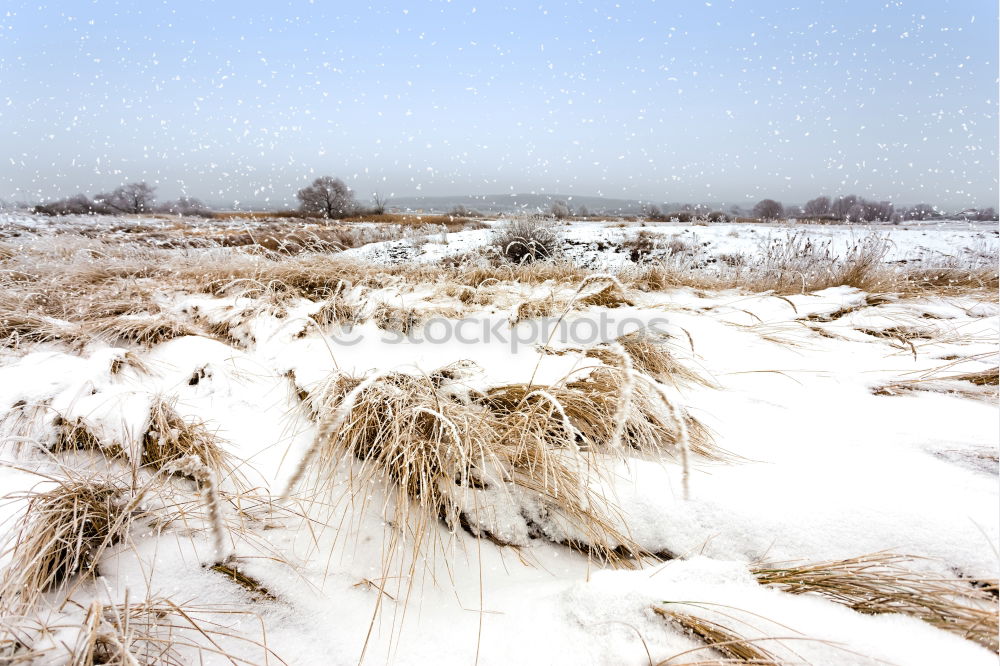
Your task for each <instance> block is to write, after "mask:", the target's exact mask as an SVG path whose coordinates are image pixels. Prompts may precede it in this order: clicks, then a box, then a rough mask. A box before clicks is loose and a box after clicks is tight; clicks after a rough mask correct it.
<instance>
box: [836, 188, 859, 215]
mask: <svg viewBox="0 0 1000 666" xmlns="http://www.w3.org/2000/svg"><path fill="white" fill-rule="evenodd" d="M857 203H858V197H857V195H856V194H848V195H847V196H842V197H837V199H836V201H834V202H833V203H832V204H831V205H830V212H831V213H833V214H834V215H836V216H837V217H839V218H840V219H842V220H843V219H846V218H847V217H848V215H849V213H850V212H851V209H852V208H853V207H854V206H855V205H856V204H857Z"/></svg>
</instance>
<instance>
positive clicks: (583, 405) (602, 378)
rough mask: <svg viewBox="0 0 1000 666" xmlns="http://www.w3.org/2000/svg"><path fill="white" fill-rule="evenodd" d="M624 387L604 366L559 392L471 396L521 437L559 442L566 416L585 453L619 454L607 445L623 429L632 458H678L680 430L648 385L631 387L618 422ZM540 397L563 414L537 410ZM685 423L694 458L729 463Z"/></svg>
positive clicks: (506, 390) (496, 391)
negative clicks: (522, 434) (511, 424)
mask: <svg viewBox="0 0 1000 666" xmlns="http://www.w3.org/2000/svg"><path fill="white" fill-rule="evenodd" d="M627 383H628V382H627V381H626V380H624V379H623V378H622V371H621V370H618V369H615V368H611V367H605V366H602V367H598V368H595V369H594V370H593V371H591V372H590V374H589V375H588V376H586V377H584V378H582V379H578V380H575V381H570V382H567V383H566V384H564V385H562V386H538V385H534V386H529V385H527V384H508V385H506V386H498V387H495V388H492V389H490V390H488V391H487V392H486V393H485V395H482V396H474V398H473V399H474V400H475V401H476V402H481V403H483V404H484V405H486V406H487V407H488V408H489V409H490V410H491V411H493V412H494V413H496V414H498V415H500V416H502V417H504V418H510V419H512V420H514V421H521V422H522V423H521V425H520V426H519V427H520V428H521V429H522V430H523V431H524V432H525V433H531V435H530V436H533V437H538V438H541V439H543V441H544V440H545V439H550V440H551V438H552V437H559V436H562V431H563V430H564V428H563V427H562V418H561V417H562V413H565V414H566V416H567V418H568V421H569V424H570V425H571V426H572V429H573V431H574V432H575V436H576V438H577V440H578V445H579V446H580V447H581V448H583V449H584V450H588V449H594V450H597V451H602V452H605V453H613V454H620V452H615V451H609V445H610V443H611V442H612V441H613V440H614V432H615V429H616V428H617V427H621V428H622V429H623V433H622V436H621V443H622V446H623V447H624V449H625V450H627V451H629V452H630V453H632V454H640V455H643V456H648V457H650V458H656V459H658V458H663V457H667V458H672V459H676V458H678V457H679V451H678V449H677V446H678V442H679V431H678V424H677V423H675V422H674V419H673V418H672V416H671V414H670V411H669V409H665V406H664V397H663V396H662V395H661V393H660V392H659V391H657V390H655V389H653V388H651V386H650V384H648V383H646V382H641V381H640V382H635V386H634V387H633V388H632V390H631V396H630V399H629V403H630V404H629V408H628V409H627V410H626V412H625V414H624V420H622V421H621V422H619V419H617V418H616V417H617V416H619V415H620V409H619V407H620V405H621V403H622V401H623V398H624V395H623V394H624V389H625V386H626V385H627ZM539 391H541V392H543V393H545V394H548V395H549V396H552V397H553V398H554V399H555V402H557V403H558V404H559V405H560V406H561V407H562V413H560V412H559V411H555V412H553V411H552V410H551V409H549V408H545V409H541V410H539V409H538V408H537V407H538V406H542V407H544V406H545V403H546V401H548V398H546V397H544V396H540V395H538V392H539ZM684 419H685V421H686V426H687V430H688V433H689V436H690V444H691V450H692V451H693V452H694V453H696V454H697V455H699V456H701V457H702V458H704V459H706V460H712V461H721V460H727V459H728V458H729V456H728V455H727V454H726V453H725V452H724V451H722V450H721V449H719V448H718V447H717V446H716V445H715V443H714V442H713V441H712V437H711V434H710V433H709V431H708V430H707V428H705V426H704V425H702V423H701V422H700V421H698V420H697V419H695V418H694V417H692V416H691V415H690V414H685V415H684Z"/></svg>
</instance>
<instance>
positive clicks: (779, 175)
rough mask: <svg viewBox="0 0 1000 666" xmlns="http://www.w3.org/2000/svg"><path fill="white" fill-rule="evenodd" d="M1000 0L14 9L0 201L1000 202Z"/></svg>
mask: <svg viewBox="0 0 1000 666" xmlns="http://www.w3.org/2000/svg"><path fill="white" fill-rule="evenodd" d="M996 58H997V2H996V0H964V1H953V2H948V1H946V0H927V1H923V0H921V1H909V0H907V1H898V2H897V1H885V0H881V1H880V0H826V1H825V2H824V1H818V0H799V1H798V2H778V1H766V2H765V1H761V0H758V1H755V2H751V1H747V0H711V2H704V1H698V2H694V1H691V2H688V1H683V0H675V1H672V2H671V1H667V0H659V1H654V0H637V1H634V2H633V1H629V0H620V1H619V2H617V3H615V2H575V1H572V2H551V3H550V2H546V1H544V0H535V1H533V2H520V1H516V0H515V1H512V2H503V1H500V2H478V3H477V2H464V1H461V0H454V1H449V0H440V1H418V0H414V1H413V2H384V3H372V4H366V3H363V2H324V1H322V0H315V2H310V1H309V0H301V1H299V0H295V1H290V2H289V1H267V2H246V1H244V2H207V1H205V0H199V1H187V2H181V1H162V2H160V1H155V0H123V1H121V2H116V1H112V0H92V1H87V0H78V1H73V2H71V1H64V2H46V1H45V0H35V1H34V2H21V1H20V0H5V2H4V3H3V4H2V5H0V145H2V147H3V152H4V155H3V157H4V158H5V159H3V161H2V163H0V198H3V199H7V200H36V199H44V198H52V197H58V196H65V195H68V194H73V193H75V192H87V193H93V192H95V191H99V190H106V189H110V188H113V187H115V186H117V185H119V184H120V183H122V182H125V181H131V180H148V181H149V182H151V183H155V184H157V185H158V187H159V191H158V194H159V198H160V199H161V200H163V199H166V198H173V197H176V196H177V195H179V194H182V193H183V194H187V195H191V196H197V197H200V198H203V199H205V200H207V201H210V202H224V201H225V202H229V201H232V200H239V201H243V202H263V201H265V200H267V201H269V202H270V203H271V204H274V205H280V204H285V203H289V202H291V201H292V200H293V197H294V192H295V190H296V189H298V188H299V187H301V186H302V185H304V184H305V183H306V182H307V181H308V180H310V179H311V178H313V177H315V176H316V175H322V174H332V175H335V176H339V177H341V178H343V179H344V180H345V181H347V182H348V184H349V185H351V186H352V187H354V188H355V189H356V190H357V192H358V195H359V198H361V199H366V198H367V196H368V195H369V194H370V193H371V192H373V191H375V190H378V191H380V192H382V193H384V194H392V195H396V196H408V195H418V194H426V195H442V194H477V193H503V192H531V191H534V192H554V193H570V194H574V193H575V194H581V195H582V194H602V195H604V196H610V197H627V198H642V199H648V200H655V201H712V202H726V203H746V202H753V201H756V200H758V199H760V198H761V197H763V196H770V197H774V198H777V199H781V200H783V201H785V202H803V201H805V200H806V199H808V198H811V197H813V196H816V195H819V194H831V195H835V194H838V193H848V192H855V193H858V194H863V195H868V196H872V197H875V198H880V199H892V200H893V201H896V202H901V203H916V202H919V201H929V202H932V203H939V204H942V205H945V206H949V207H960V206H965V205H972V204H980V205H995V203H996V198H997V141H998V132H997V78H996V73H997V61H996Z"/></svg>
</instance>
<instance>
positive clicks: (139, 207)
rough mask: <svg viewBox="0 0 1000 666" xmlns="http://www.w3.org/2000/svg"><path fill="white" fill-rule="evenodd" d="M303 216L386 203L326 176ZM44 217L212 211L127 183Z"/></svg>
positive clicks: (304, 193) (68, 202)
mask: <svg viewBox="0 0 1000 666" xmlns="http://www.w3.org/2000/svg"><path fill="white" fill-rule="evenodd" d="M296 196H297V198H298V200H299V210H300V211H301V212H302V213H303V214H307V215H318V216H320V217H326V218H331V219H332V218H339V217H344V216H346V215H351V214H355V213H358V212H374V213H384V212H385V206H386V199H385V198H384V197H382V196H381V195H379V194H375V195H374V196H373V197H372V206H370V207H362V206H359V205H358V202H357V201H356V200H355V198H354V192H352V191H351V189H350V188H349V187H348V186H347V185H346V184H345V183H344V181H342V180H340V179H339V178H333V177H330V176H323V177H321V178H317V179H316V180H314V181H313V182H312V184H310V185H308V186H306V187H303V188H302V189H301V190H299V191H298V193H297V194H296ZM33 210H34V212H36V213H40V214H43V215H96V214H102V215H125V214H141V213H174V214H177V215H200V216H210V215H211V214H212V211H211V209H209V207H208V206H206V205H205V204H204V203H202V202H201V201H200V200H198V199H195V198H194V197H180V198H179V199H177V200H175V201H168V202H166V203H163V204H157V203H156V187H154V186H151V185H149V184H148V183H145V182H136V183H127V184H125V185H122V186H121V187H118V188H116V189H114V190H112V191H111V192H101V193H100V194H95V195H94V196H92V197H89V196H87V195H86V194H76V195H74V196H71V197H67V198H65V199H58V200H56V201H51V202H49V203H45V204H39V205H37V206H35V207H34V209H33Z"/></svg>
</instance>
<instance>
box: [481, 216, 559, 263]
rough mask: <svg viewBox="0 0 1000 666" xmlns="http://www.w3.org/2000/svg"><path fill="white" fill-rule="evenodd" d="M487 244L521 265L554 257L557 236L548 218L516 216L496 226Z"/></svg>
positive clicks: (557, 242) (556, 249)
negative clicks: (490, 242) (489, 242)
mask: <svg viewBox="0 0 1000 666" xmlns="http://www.w3.org/2000/svg"><path fill="white" fill-rule="evenodd" d="M491 247H492V248H493V249H494V251H495V252H496V253H497V255H498V256H499V257H501V258H502V259H504V260H505V261H508V262H511V263H513V264H521V265H523V264H530V263H535V262H537V261H543V260H548V259H552V258H553V257H555V256H556V255H557V254H558V253H559V250H560V239H559V234H558V233H557V232H556V230H555V227H554V226H553V225H552V223H551V221H549V220H544V219H540V218H532V217H516V218H513V219H510V220H507V221H506V222H504V223H503V225H501V226H500V227H499V228H498V229H497V231H496V232H495V234H494V237H493V241H492V244H491Z"/></svg>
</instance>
